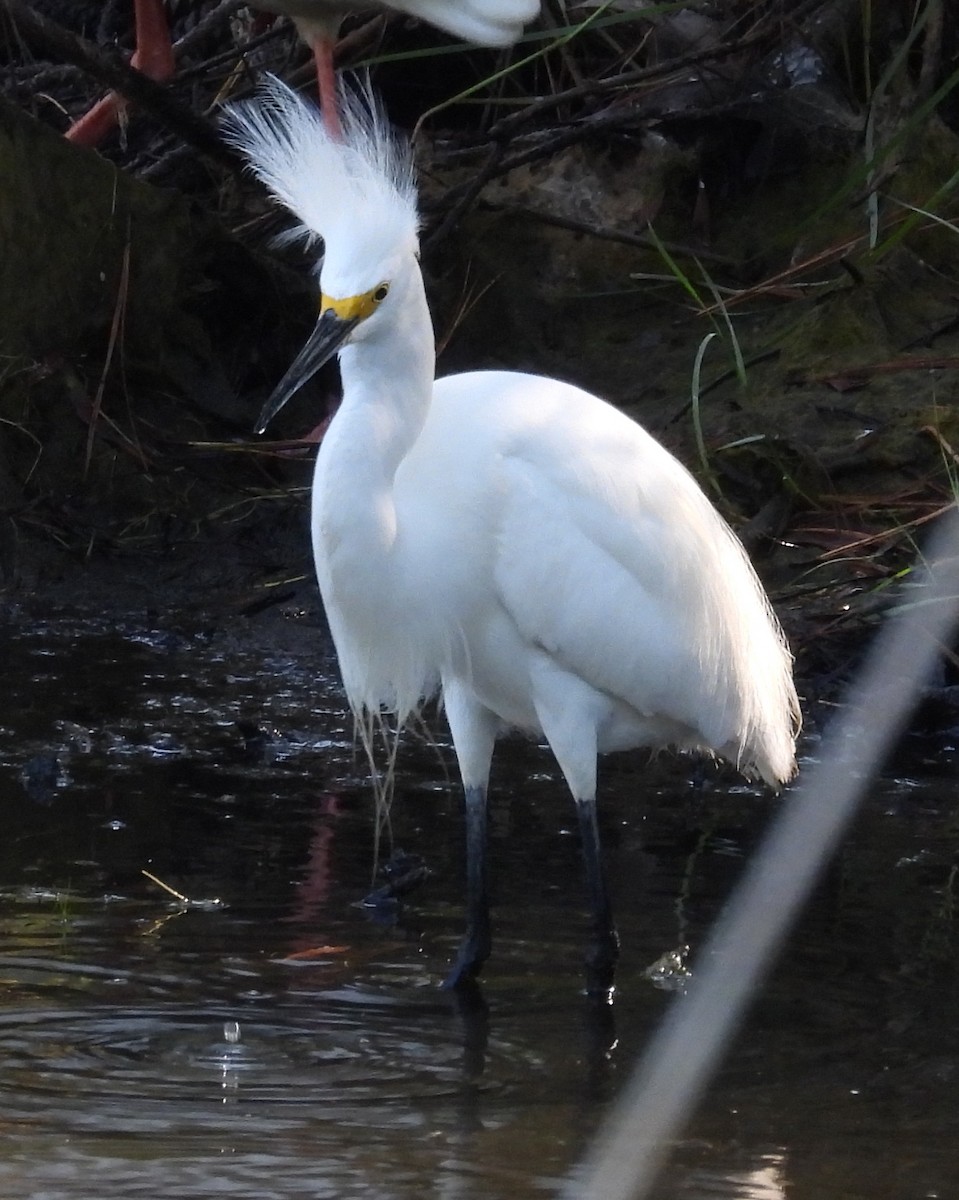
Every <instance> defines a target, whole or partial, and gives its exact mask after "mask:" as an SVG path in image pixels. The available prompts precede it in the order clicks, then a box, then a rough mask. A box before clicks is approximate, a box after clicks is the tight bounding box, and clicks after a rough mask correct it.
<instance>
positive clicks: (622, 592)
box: [229, 83, 799, 992]
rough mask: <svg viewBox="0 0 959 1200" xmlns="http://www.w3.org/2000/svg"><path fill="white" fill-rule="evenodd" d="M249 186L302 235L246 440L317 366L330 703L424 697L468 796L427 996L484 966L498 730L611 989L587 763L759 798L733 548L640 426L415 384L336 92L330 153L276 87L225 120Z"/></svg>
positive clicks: (393, 271)
mask: <svg viewBox="0 0 959 1200" xmlns="http://www.w3.org/2000/svg"><path fill="white" fill-rule="evenodd" d="M229 135H230V136H231V137H232V139H233V140H234V142H235V143H236V144H237V145H238V146H239V147H240V149H241V150H242V151H243V152H244V153H245V154H246V155H247V156H248V157H249V159H250V161H251V163H252V165H253V168H254V170H255V171H256V172H257V174H258V175H259V176H260V178H261V179H262V180H263V181H264V183H265V184H266V185H267V186H268V187H269V188H270V189H271V190H272V191H273V192H274V193H275V195H276V196H277V197H278V198H279V199H280V200H281V201H282V202H283V203H284V204H285V205H287V207H289V208H290V209H291V210H292V212H293V213H295V214H296V216H297V217H298V218H299V220H300V221H301V222H302V223H303V225H304V226H305V227H306V228H307V230H309V231H310V232H311V233H313V234H314V235H318V236H319V237H322V238H323V240H324V245H325V256H324V260H323V263H322V270H321V285H322V298H321V304H320V309H321V315H320V319H319V321H318V323H317V326H316V329H315V331H314V334H313V336H312V337H311V338H310V341H309V342H308V343H307V346H306V347H305V348H304V351H303V352H302V353H301V355H300V356H299V358H298V359H297V360H296V362H295V363H294V365H293V367H291V369H290V371H289V372H288V374H287V376H286V377H285V379H284V380H283V381H282V382H281V384H280V385H279V387H278V388H277V390H276V392H275V393H274V395H273V397H272V398H271V400H270V401H269V402H268V404H267V406H266V408H265V409H264V413H263V416H262V418H261V422H260V428H262V427H263V426H264V425H265V424H266V422H267V421H268V420H269V419H270V418H271V417H272V415H273V414H274V413H275V412H276V411H278V409H279V408H280V407H281V405H282V404H283V403H284V402H285V400H286V399H287V398H288V397H289V396H290V395H291V394H292V393H293V391H295V390H296V388H297V387H298V386H299V385H300V384H301V383H302V382H303V380H304V379H305V378H307V377H308V376H309V375H310V374H312V373H313V371H315V370H316V369H317V368H318V367H319V365H321V363H322V362H323V361H325V360H326V359H327V358H329V357H331V356H332V354H334V353H336V352H337V351H338V352H339V356H340V368H341V374H342V380H343V402H342V405H341V407H340V409H339V411H338V412H337V414H336V416H335V418H334V419H333V421H332V423H331V425H330V428H329V431H328V433H327V434H326V437H325V438H324V440H323V443H322V445H321V446H320V450H319V454H318V457H317V463H316V473H315V478H314V486H313V545H314V554H315V559H316V569H317V576H318V579H319V584H320V590H321V592H322V595H323V601H324V605H325V607H326V612H327V615H328V617H329V622H330V628H331V631H332V634H333V639H334V642H335V645H336V650H337V655H338V658H339V662H340V667H341V671H342V674H343V680H344V684H345V687H346V692H347V696H348V697H349V702H350V704H351V706H352V707H353V709H354V711H356V712H357V713H358V714H360V713H363V712H364V711H369V710H373V711H377V710H379V708H380V707H381V706H385V707H387V708H389V709H391V710H393V711H394V712H396V713H397V714H398V716H399V719H400V720H401V721H403V720H405V719H406V718H407V717H408V716H409V715H410V714H411V712H413V711H414V710H415V709H416V707H417V706H418V705H419V704H420V703H421V701H422V700H423V699H424V698H425V697H427V696H429V695H431V694H432V693H433V692H434V691H435V689H436V688H437V686H441V687H442V691H443V697H444V702H445V708H446V712H447V716H448V719H449V723H450V728H451V732H452V735H453V741H454V745H455V748H456V753H457V757H458V760H459V764H460V770H461V773H462V776H463V783H464V787H465V789H466V803H467V851H468V928H467V934H466V938H465V940H464V942H463V945H462V946H461V948H460V951H459V954H458V956H457V960H456V963H455V964H454V967H453V970H452V973H451V975H450V977H449V980H448V982H449V983H450V984H453V985H459V984H462V983H465V982H466V981H468V980H470V979H472V978H473V977H474V976H475V974H476V973H477V972H478V970H479V968H480V966H481V965H482V962H483V961H484V959H485V958H486V956H487V954H488V952H489V927H488V915H487V898H486V867H485V824H486V820H485V808H486V786H487V779H488V774H489V767H490V760H491V756H492V751H493V744H494V741H495V738H496V736H497V734H498V733H499V732H500V731H501V730H502V729H503V728H505V727H516V728H519V729H522V730H525V731H527V732H529V733H530V734H532V735H533V736H540V735H545V737H546V739H547V741H548V742H549V744H550V746H551V748H552V750H553V752H554V753H555V755H556V758H557V760H558V762H559V764H560V767H561V769H562V771H563V774H564V775H565V777H566V780H567V782H568V784H569V787H570V790H571V791H572V794H573V797H574V799H575V801H576V806H577V812H578V814H579V820H580V829H581V833H582V836H583V848H584V855H585V862H586V869H587V879H588V883H589V890H590V899H591V904H592V911H593V939H592V943H591V947H590V952H589V955H588V958H587V965H588V982H589V985H590V988H591V989H592V990H594V991H599V992H602V991H605V990H607V989H608V988H609V986H610V985H611V982H612V976H613V964H614V962H615V958H616V954H617V938H616V933H615V928H614V926H613V921H612V915H611V911H610V905H609V899H608V895H607V890H606V885H605V882H604V878H603V873H602V868H601V865H600V856H599V843H598V834H597V831H596V816H595V791H596V755H597V753H598V752H601V751H606V750H621V749H626V748H628V747H633V746H664V745H673V746H676V747H679V748H682V749H687V750H699V751H703V752H706V753H709V754H716V755H720V756H721V757H723V758H726V759H728V760H729V761H731V762H733V763H735V764H736V765H737V766H738V767H739V768H740V769H741V770H742V771H744V772H745V773H747V774H758V775H760V776H762V778H763V779H765V780H766V781H767V782H768V783H770V784H772V785H778V784H780V783H782V782H784V781H785V780H787V779H788V778H789V777H790V776H791V775H792V773H793V771H794V769H795V758H794V744H795V737H796V732H797V728H798V721H799V708H798V702H797V698H796V692H795V688H794V686H793V682H792V672H791V659H790V655H789V652H788V650H787V648H786V645H785V642H784V639H783V635H782V632H781V630H780V628H779V625H778V623H777V622H776V620H775V618H774V617H773V615H772V612H771V610H770V607H769V604H768V601H767V599H766V596H765V593H764V592H763V589H762V586H761V584H760V583H759V581H758V579H757V577H756V575H755V572H754V571H753V569H752V567H751V565H750V563H749V561H748V559H747V557H746V554H745V552H744V551H743V549H742V546H741V545H740V543H739V542H738V541H737V539H736V538H735V536H734V535H733V533H732V532H731V530H730V529H729V527H728V526H727V525H726V524H725V522H724V521H723V520H722V519H721V517H720V516H719V515H718V513H717V512H716V511H715V509H714V508H713V507H712V505H711V504H710V503H709V501H708V500H707V499H706V497H705V496H704V494H703V493H702V491H701V490H700V488H699V487H698V485H697V484H696V482H695V481H694V479H693V478H692V476H691V475H690V474H689V473H688V472H687V471H686V469H685V468H684V467H683V466H682V465H681V464H680V463H679V462H677V460H676V459H675V458H673V457H672V456H671V455H670V454H669V453H668V452H667V451H666V450H665V449H663V447H662V446H660V445H659V444H658V443H657V442H656V441H655V440H654V439H653V438H652V437H650V436H649V434H647V433H646V432H645V430H643V429H642V428H641V427H640V426H639V425H637V424H636V423H635V422H633V421H631V420H629V419H628V418H627V417H625V416H624V415H623V414H621V413H620V412H618V411H617V410H616V409H614V408H612V407H611V406H610V405H608V404H606V403H604V402H603V401H602V400H599V399H597V398H596V397H595V396H591V395H589V394H588V393H586V392H584V391H581V390H580V389H578V388H575V387H572V386H570V385H569V384H565V383H561V382H559V381H557V380H554V379H548V378H544V377H542V376H534V375H526V374H518V373H512V372H505V371H481V372H471V373H468V374H462V375H453V376H448V377H447V378H444V379H439V380H434V373H435V355H434V347H433V332H432V326H431V322H430V317H429V312H428V309H427V305H426V298H425V293H424V288H423V280H422V276H421V273H420V269H419V265H418V262H417V258H416V251H417V215H416V194H415V186H414V182H413V175H412V169H411V165H410V159H409V155H408V153H407V151H406V150H405V148H403V147H401V146H399V145H398V144H397V143H396V142H395V141H394V140H393V139H392V137H391V136H390V134H389V132H388V131H387V130H386V128H385V127H384V125H383V123H382V121H381V119H380V118H379V117H378V116H377V115H376V113H375V111H373V110H372V109H371V108H370V107H369V105H368V104H366V103H363V102H362V101H360V100H357V99H353V100H351V101H350V102H348V104H347V106H346V109H345V114H344V140H343V141H342V142H341V141H338V140H336V138H334V137H332V136H331V135H330V134H329V133H328V132H327V131H326V130H325V129H324V127H323V125H322V123H321V121H320V119H319V117H318V115H317V114H316V113H315V112H314V111H313V110H312V109H310V108H309V107H308V106H306V105H305V104H303V103H302V102H301V101H300V100H299V99H298V98H297V97H296V96H295V95H294V94H293V93H291V92H290V91H288V90H287V89H286V88H284V87H283V85H281V84H278V83H274V84H273V85H272V86H271V88H270V90H269V93H268V95H267V97H266V100H265V101H264V103H262V104H261V105H258V106H257V105H247V106H243V107H241V108H238V109H235V110H234V111H233V113H232V120H231V123H230V132H229Z"/></svg>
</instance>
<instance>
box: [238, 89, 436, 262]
mask: <svg viewBox="0 0 959 1200" xmlns="http://www.w3.org/2000/svg"><path fill="white" fill-rule="evenodd" d="M341 105H342V107H341V112H340V119H341V122H342V126H343V138H342V141H340V140H338V139H337V138H335V137H333V136H332V135H331V134H330V133H329V132H328V131H327V129H326V127H325V126H324V124H323V121H322V118H321V116H320V112H319V110H318V109H317V108H316V107H315V106H314V105H312V104H308V103H307V102H306V101H305V100H303V99H301V98H300V97H299V96H298V95H297V94H296V92H294V91H293V90H292V89H291V88H289V87H287V86H286V84H285V83H283V82H282V81H281V80H279V79H277V78H275V77H274V76H270V77H269V79H268V80H267V82H266V83H265V84H264V86H263V88H262V97H261V99H259V100H254V101H247V102H244V103H242V104H235V105H231V106H230V107H229V108H228V109H227V110H226V113H225V118H224V127H223V129H224V136H225V137H226V139H227V140H228V141H229V142H230V143H231V144H232V145H233V146H235V147H236V148H237V149H238V150H239V151H240V153H241V154H243V155H244V157H246V158H247V159H248V160H249V162H250V165H251V167H252V168H253V171H254V173H255V174H256V175H257V177H258V178H259V179H260V180H262V182H263V183H264V184H265V185H266V186H267V187H268V188H269V189H270V191H271V192H272V193H273V195H274V196H276V198H277V199H278V200H279V201H280V202H281V203H282V204H284V205H286V207H287V208H288V209H290V211H291V212H292V213H293V214H294V215H295V216H297V217H298V218H299V220H300V221H301V222H302V224H303V226H304V231H305V232H308V233H310V234H312V235H314V236H316V235H319V236H320V237H321V238H323V240H324V242H326V243H327V245H328V246H329V245H330V243H335V242H337V241H338V240H339V239H340V238H341V237H354V236H355V234H356V231H357V230H358V229H362V230H364V231H366V232H367V234H369V233H370V232H372V231H376V235H377V239H378V240H380V239H382V241H383V243H384V244H389V243H392V244H393V245H394V246H397V247H399V246H408V245H411V246H413V247H415V245H416V238H417V228H418V224H419V221H418V216H417V211H416V182H415V179H414V176H413V164H412V157H411V154H410V151H409V147H408V146H407V145H405V144H404V143H403V142H401V141H400V140H398V139H397V137H396V136H395V135H394V134H393V132H392V131H391V130H390V128H389V126H388V124H387V121H386V118H385V116H384V114H383V112H382V110H381V109H380V107H379V106H378V105H377V104H376V102H375V100H374V99H373V97H372V94H371V93H370V91H369V89H368V88H361V89H357V90H355V91H353V92H352V93H349V94H345V95H341Z"/></svg>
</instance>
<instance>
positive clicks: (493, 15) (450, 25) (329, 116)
mask: <svg viewBox="0 0 959 1200" xmlns="http://www.w3.org/2000/svg"><path fill="white" fill-rule="evenodd" d="M253 4H254V7H256V8H260V9H264V10H265V11H266V12H274V13H285V14H286V15H287V16H289V17H291V18H292V19H293V23H294V25H295V26H296V29H297V32H298V33H299V35H300V37H301V38H302V39H303V41H304V42H306V44H307V45H308V46H309V47H310V49H311V50H312V51H313V59H314V62H315V63H316V79H317V84H318V86H319V92H320V105H321V108H322V110H323V115H324V120H325V121H326V124H327V128H328V129H329V130H330V132H331V133H333V134H334V135H335V136H337V137H338V136H339V134H340V119H339V105H338V102H337V91H336V83H335V72H334V69H333V51H334V49H335V47H336V39H337V37H338V36H339V32H340V26H341V25H342V23H343V21H344V19H345V18H346V16H347V15H348V14H349V13H350V12H353V11H355V10H356V9H357V8H376V9H393V10H395V11H396V12H401V13H407V14H408V15H409V16H411V17H417V18H419V19H420V20H423V21H426V22H427V24H429V25H435V26H436V28H437V29H442V30H443V31H444V32H445V33H450V34H452V35H453V36H454V37H459V38H462V39H463V40H464V41H466V42H472V43H473V44H474V45H476V46H511V45H512V44H513V43H514V42H515V41H517V40H518V39H519V38H520V36H521V35H522V33H523V27H524V26H525V25H528V24H529V23H530V21H532V20H534V19H535V18H536V16H537V14H538V13H539V9H540V0H253Z"/></svg>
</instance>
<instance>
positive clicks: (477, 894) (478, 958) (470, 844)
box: [443, 787, 490, 988]
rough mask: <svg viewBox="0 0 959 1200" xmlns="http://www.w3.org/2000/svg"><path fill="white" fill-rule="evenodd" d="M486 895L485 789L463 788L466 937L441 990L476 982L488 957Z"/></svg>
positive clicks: (487, 898)
mask: <svg viewBox="0 0 959 1200" xmlns="http://www.w3.org/2000/svg"><path fill="white" fill-rule="evenodd" d="M489 952H490V928H489V896H488V894H487V884H486V789H485V788H481V787H470V788H467V789H466V936H465V937H464V938H463V941H462V943H461V944H460V948H459V950H458V952H457V955H456V961H455V962H454V963H453V968H452V970H451V971H450V973H449V975H447V977H446V979H444V980H443V987H444V988H458V987H463V986H466V985H468V984H470V983H472V982H473V980H475V978H476V976H477V975H478V974H479V973H480V969H481V968H482V966H483V963H484V962H486V960H487V959H488V958H489Z"/></svg>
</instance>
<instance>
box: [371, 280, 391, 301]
mask: <svg viewBox="0 0 959 1200" xmlns="http://www.w3.org/2000/svg"><path fill="white" fill-rule="evenodd" d="M389 292H390V285H389V284H388V283H381V284H380V286H379V287H378V288H376V289H375V291H374V292H373V295H372V297H371V299H372V301H373V303H374V304H382V303H383V301H384V300H385V299H386V297H387V296H388V295H389Z"/></svg>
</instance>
